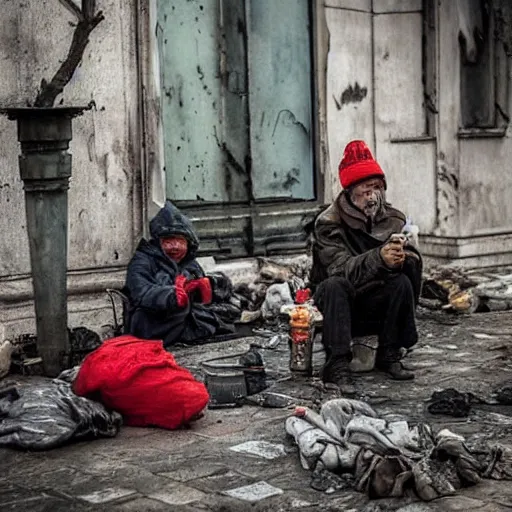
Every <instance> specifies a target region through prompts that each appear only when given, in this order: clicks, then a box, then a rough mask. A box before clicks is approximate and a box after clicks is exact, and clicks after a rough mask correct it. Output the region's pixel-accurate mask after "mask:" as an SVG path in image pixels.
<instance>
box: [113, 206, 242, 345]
mask: <svg viewBox="0 0 512 512" xmlns="http://www.w3.org/2000/svg"><path fill="white" fill-rule="evenodd" d="M150 234H151V239H150V240H149V241H148V240H145V239H142V240H141V241H140V243H139V245H138V247H137V249H136V251H135V254H134V256H133V257H132V259H131V261H130V263H129V265H128V270H127V275H126V284H125V287H124V289H123V291H124V293H125V294H126V295H127V297H128V299H129V302H130V306H129V308H128V312H127V318H126V319H125V330H126V331H127V333H129V334H132V335H133V336H136V337H138V338H143V339H155V340H163V343H164V346H165V347H169V346H171V345H173V344H175V343H177V342H180V343H194V342H197V341H201V340H204V339H205V338H209V337H212V336H214V335H217V334H226V333H230V332H233V329H232V327H231V326H230V325H228V324H225V323H224V322H223V321H222V320H221V319H220V318H219V317H218V315H217V314H216V313H215V312H213V311H212V310H210V308H209V305H210V304H211V303H212V302H214V301H216V300H222V299H223V298H225V296H226V289H227V288H229V287H230V286H231V283H230V282H229V280H228V279H227V278H226V277H224V278H220V277H219V276H218V275H216V276H215V277H207V276H206V275H205V272H204V271H203V269H202V268H201V266H200V265H199V263H198V262H197V260H196V253H197V250H198V248H199V240H198V238H197V236H196V233H195V231H194V229H193V227H192V223H191V222H190V220H189V219H188V218H187V217H186V216H185V215H183V214H182V213H181V212H180V211H179V210H178V208H176V207H175V206H174V205H173V204H172V203H171V202H170V201H167V202H166V203H165V205H164V207H163V208H162V209H161V210H160V211H159V212H158V214H157V215H156V216H155V217H154V218H153V219H152V220H151V222H150Z"/></svg>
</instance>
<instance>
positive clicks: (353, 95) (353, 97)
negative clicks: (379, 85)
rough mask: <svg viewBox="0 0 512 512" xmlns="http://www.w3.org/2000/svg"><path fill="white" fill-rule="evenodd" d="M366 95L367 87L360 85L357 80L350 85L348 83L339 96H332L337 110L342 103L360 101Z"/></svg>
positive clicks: (341, 106)
mask: <svg viewBox="0 0 512 512" xmlns="http://www.w3.org/2000/svg"><path fill="white" fill-rule="evenodd" d="M367 95H368V87H361V86H360V85H359V84H358V83H357V82H356V83H355V84H354V85H353V86H352V85H349V86H348V87H347V88H346V89H345V90H344V91H343V92H342V93H341V96H340V97H339V99H338V98H336V96H333V99H334V104H335V105H336V109H337V110H341V109H342V108H343V105H348V104H349V103H361V101H363V100H364V99H365V98H366V96H367Z"/></svg>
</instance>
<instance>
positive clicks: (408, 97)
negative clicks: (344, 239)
mask: <svg viewBox="0 0 512 512" xmlns="http://www.w3.org/2000/svg"><path fill="white" fill-rule="evenodd" d="M325 18H326V27H327V30H328V34H329V45H328V48H329V50H328V58H327V92H326V110H327V132H328V141H329V156H330V159H329V165H328V169H327V172H326V180H325V181H326V194H325V195H326V199H327V200H331V199H332V198H333V197H335V196H336V195H337V193H338V192H339V190H340V185H339V179H338V163H339V161H340V159H341V156H342V154H343V149H344V147H345V145H346V144H347V142H349V141H350V140H352V139H363V140H366V142H367V143H368V144H369V146H370V147H371V148H372V150H373V151H374V154H375V156H376V158H377V159H378V161H379V163H380V164H381V166H382V168H383V169H384V171H385V172H386V175H387V180H388V185H389V199H390V200H391V201H392V202H393V203H395V204H396V206H398V207H400V208H401V209H402V210H403V211H404V212H406V213H407V215H409V216H411V218H412V219H413V221H414V222H415V223H417V224H418V225H419V226H420V229H421V231H422V232H424V233H430V232H432V230H433V229H434V226H435V221H436V206H435V205H436V184H435V141H434V140H433V139H428V138H426V137H425V135H426V134H425V127H426V120H425V113H424V108H423V87H422V82H421V79H422V2H421V1H420V0H400V1H390V0H374V1H373V2H372V1H371V0H367V1H355V0H326V1H325Z"/></svg>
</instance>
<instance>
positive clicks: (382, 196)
mask: <svg viewBox="0 0 512 512" xmlns="http://www.w3.org/2000/svg"><path fill="white" fill-rule="evenodd" d="M350 199H351V200H352V202H353V203H354V205H355V206H357V207H358V208H359V209H360V210H361V211H362V212H364V214H365V215H366V216H367V217H371V218H374V217H375V215H377V213H378V212H379V211H380V210H381V209H382V208H383V206H384V204H385V203H386V189H385V187H384V181H383V180H381V179H380V178H372V179H370V180H366V181H363V182H362V183H359V185H356V186H355V187H354V188H353V189H352V190H351V191H350Z"/></svg>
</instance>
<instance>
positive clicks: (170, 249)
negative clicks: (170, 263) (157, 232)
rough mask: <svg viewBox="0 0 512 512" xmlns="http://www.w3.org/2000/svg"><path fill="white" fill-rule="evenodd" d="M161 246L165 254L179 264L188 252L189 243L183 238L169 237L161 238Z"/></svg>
mask: <svg viewBox="0 0 512 512" xmlns="http://www.w3.org/2000/svg"><path fill="white" fill-rule="evenodd" d="M160 245H161V246H162V250H163V251H164V253H165V254H166V255H167V256H168V257H169V258H171V260H174V261H176V262H177V263H179V262H180V261H181V260H182V259H183V258H184V257H185V256H186V255H187V252H188V242H187V240H186V238H185V237H183V236H168V237H163V238H160Z"/></svg>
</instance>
